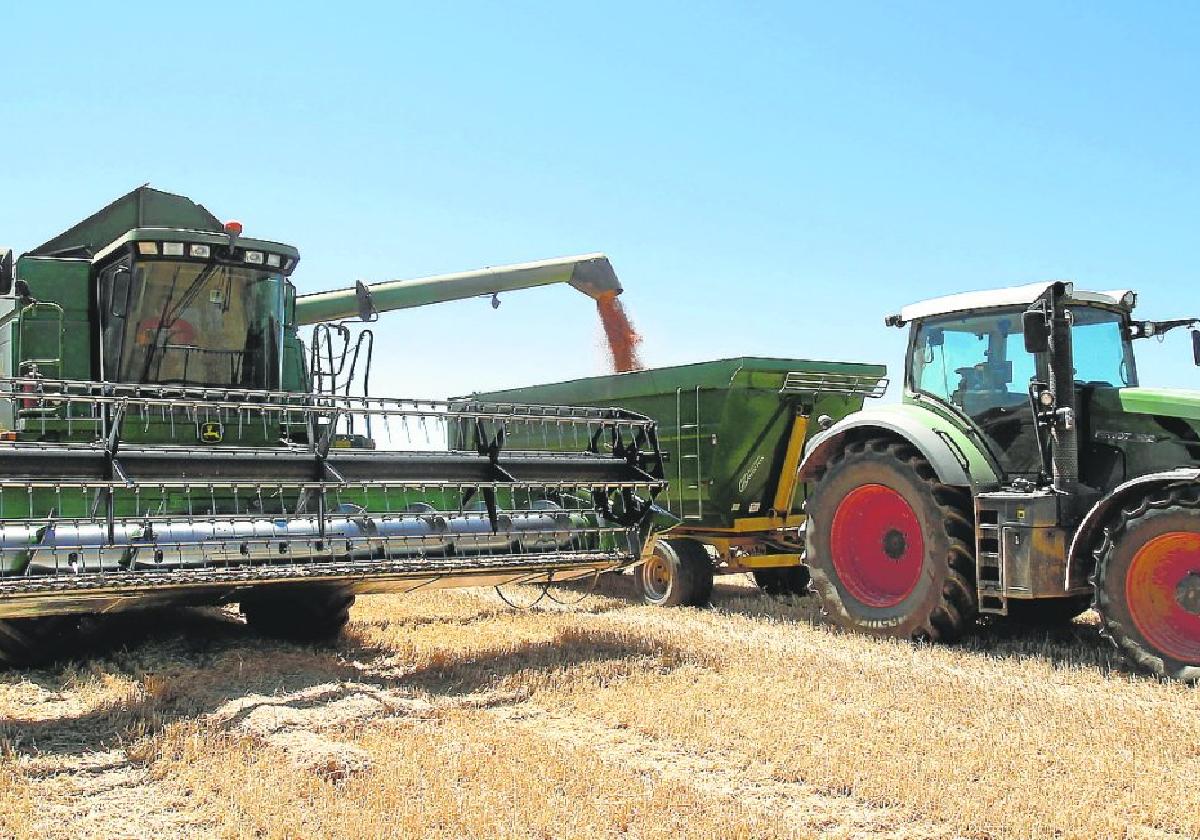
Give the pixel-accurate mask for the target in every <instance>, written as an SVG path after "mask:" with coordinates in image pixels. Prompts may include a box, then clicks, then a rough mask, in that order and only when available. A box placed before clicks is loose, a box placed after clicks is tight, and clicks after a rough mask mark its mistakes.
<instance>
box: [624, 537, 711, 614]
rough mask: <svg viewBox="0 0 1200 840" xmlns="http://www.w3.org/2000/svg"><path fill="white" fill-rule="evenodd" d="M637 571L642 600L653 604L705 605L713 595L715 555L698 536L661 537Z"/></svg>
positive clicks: (666, 605)
mask: <svg viewBox="0 0 1200 840" xmlns="http://www.w3.org/2000/svg"><path fill="white" fill-rule="evenodd" d="M637 575H638V585H639V588H640V589H641V591H642V601H643V602H644V603H646V604H649V605H650V606H652V607H703V606H705V605H707V604H708V602H709V600H710V599H711V598H712V590H713V564H712V559H711V558H710V557H709V556H708V551H707V550H706V549H705V548H704V546H703V545H702V544H700V543H698V542H696V541H695V540H688V539H674V540H658V541H657V542H655V544H654V551H653V552H652V553H651V554H650V556H649V557H647V558H646V559H645V560H643V561H642V564H641V565H640V566H639V567H638V570H637Z"/></svg>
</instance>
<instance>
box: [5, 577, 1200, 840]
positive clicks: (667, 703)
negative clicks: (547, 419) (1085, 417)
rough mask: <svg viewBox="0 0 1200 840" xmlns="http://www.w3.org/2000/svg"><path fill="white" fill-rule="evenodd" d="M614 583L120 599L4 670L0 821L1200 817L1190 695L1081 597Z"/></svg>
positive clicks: (336, 833)
mask: <svg viewBox="0 0 1200 840" xmlns="http://www.w3.org/2000/svg"><path fill="white" fill-rule="evenodd" d="M520 594H521V595H522V596H524V595H526V594H527V593H520ZM565 594H566V595H568V596H570V597H575V593H572V592H567V593H565ZM632 596H633V593H632V588H631V586H630V581H629V579H628V578H610V579H607V580H605V581H604V582H603V583H602V585H601V591H600V592H599V593H598V594H596V595H593V596H592V597H590V598H588V599H587V600H585V601H583V602H582V603H581V604H579V605H577V606H556V605H553V604H551V605H550V606H551V607H553V608H552V609H538V610H534V611H527V612H522V611H516V610H513V609H511V608H509V607H508V606H506V605H504V604H503V603H501V602H500V601H499V599H498V598H497V597H496V596H495V594H494V593H493V592H491V591H490V590H465V591H458V592H431V593H427V594H423V595H413V596H407V597H399V596H397V597H391V596H373V597H364V598H360V599H359V602H358V605H357V606H356V607H355V610H354V612H353V614H352V618H351V625H350V627H349V629H348V631H347V633H346V634H345V636H344V637H343V638H342V640H341V641H340V642H339V643H338V644H337V645H336V646H334V647H332V648H313V647H305V646H300V645H289V644H284V643H272V642H264V641H262V640H259V639H256V638H254V637H252V636H251V635H249V633H248V632H247V631H246V628H245V627H244V626H243V625H241V624H240V623H239V622H238V620H237V618H236V616H235V615H234V614H233V613H231V612H222V611H217V610H191V611H180V612H175V613H155V614H151V615H146V616H137V617H130V618H128V619H122V620H121V622H120V623H119V624H118V625H117V626H115V627H113V628H111V630H110V638H109V639H108V641H107V645H108V646H107V647H106V648H104V649H102V650H101V651H99V652H98V653H96V654H94V655H93V657H92V658H90V659H87V660H84V661H80V662H76V663H74V664H66V665H59V666H56V667H54V668H50V669H45V670H38V671H26V672H9V673H3V674H0V836H5V837H8V836H11V837H21V838H24V837H48V838H59V837H61V838H76V837H96V838H114V837H154V838H159V839H160V840H166V839H167V838H173V837H270V838H274V837H296V838H308V837H346V836H352V837H361V838H374V837H446V838H450V837H454V838H458V837H570V838H575V837H581V838H584V837H631V838H642V837H645V838H652V837H664V838H665V837H735V838H736V837H746V838H760V837H762V838H768V837H831V838H832V837H891V838H942V837H1054V836H1061V837H1089V838H1090V837H1123V836H1128V837H1175V836H1184V837H1194V836H1198V835H1200V786H1197V785H1196V779H1197V778H1200V743H1198V739H1197V722H1198V721H1200V715H1198V712H1200V700H1198V698H1200V695H1198V694H1197V692H1196V690H1194V689H1190V688H1187V687H1185V686H1181V685H1177V684H1169V683H1160V682H1155V681H1152V680H1148V679H1144V678H1141V677H1135V676H1132V675H1130V674H1129V673H1127V672H1126V671H1125V670H1124V669H1123V668H1122V667H1121V666H1120V664H1119V662H1118V661H1117V659H1116V657H1115V654H1114V652H1113V651H1112V650H1111V649H1110V647H1109V646H1108V645H1107V643H1104V642H1102V641H1101V640H1100V639H1098V638H1097V636H1096V633H1095V628H1094V626H1091V625H1089V624H1088V621H1089V619H1090V614H1089V615H1086V616H1084V618H1083V619H1081V620H1080V622H1078V623H1076V624H1074V625H1072V626H1070V627H1069V628H1065V629H1062V630H1059V631H1055V632H1052V633H1047V632H1046V631H1040V632H1039V631H1016V630H1013V629H1005V628H993V629H990V630H988V631H986V632H983V633H980V634H979V635H978V636H976V637H974V638H972V639H971V640H969V641H968V642H966V643H965V644H962V645H959V646H956V647H928V646H914V645H910V644H902V643H896V642H891V641H880V640H872V639H866V638H861V637H854V636H848V635H844V634H841V633H839V632H837V631H836V630H833V629H831V628H829V627H827V626H825V625H824V624H823V623H822V622H821V620H820V617H819V614H818V611H817V609H816V607H815V605H814V604H812V603H811V602H807V601H805V602H797V603H782V602H779V601H774V600H771V599H769V598H767V597H765V596H761V595H760V594H759V593H758V592H757V590H755V589H754V588H753V587H752V586H751V585H749V584H748V583H747V582H746V581H745V580H743V579H742V578H740V577H739V578H735V579H732V580H729V581H727V582H723V583H721V584H719V585H718V587H717V591H716V594H715V596H714V602H715V606H714V607H713V608H712V609H707V610H656V609H652V608H646V607H641V606H638V605H637V604H636V603H635V601H634V600H633V597H632Z"/></svg>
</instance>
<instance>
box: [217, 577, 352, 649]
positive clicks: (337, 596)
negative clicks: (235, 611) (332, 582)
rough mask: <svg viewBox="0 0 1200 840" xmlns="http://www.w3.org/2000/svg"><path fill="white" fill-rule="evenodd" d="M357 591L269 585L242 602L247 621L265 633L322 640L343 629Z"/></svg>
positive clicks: (304, 640)
mask: <svg viewBox="0 0 1200 840" xmlns="http://www.w3.org/2000/svg"><path fill="white" fill-rule="evenodd" d="M353 604H354V595H353V594H351V593H349V592H347V591H345V590H344V589H338V588H330V587H313V588H304V589H280V590H278V591H272V590H270V589H268V590H266V591H265V592H261V593H257V592H256V593H254V594H253V595H248V596H246V598H245V599H244V600H243V601H242V602H241V604H240V605H239V606H240V607H241V610H242V615H244V616H245V617H246V624H248V625H249V626H250V627H251V628H252V629H253V630H255V631H256V632H258V633H261V634H262V635H264V636H270V637H272V638H275V639H289V640H291V641H297V642H320V641H325V640H328V639H332V638H334V637H335V636H337V635H338V634H339V633H341V632H342V628H343V627H345V626H346V622H347V621H349V620H350V607H351V606H352V605H353Z"/></svg>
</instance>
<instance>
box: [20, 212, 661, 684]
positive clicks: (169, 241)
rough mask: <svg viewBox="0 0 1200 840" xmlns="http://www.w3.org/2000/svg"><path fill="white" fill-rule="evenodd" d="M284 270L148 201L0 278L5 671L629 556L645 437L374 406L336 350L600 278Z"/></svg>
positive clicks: (582, 271) (639, 538) (597, 267)
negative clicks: (105, 638) (504, 296)
mask: <svg viewBox="0 0 1200 840" xmlns="http://www.w3.org/2000/svg"><path fill="white" fill-rule="evenodd" d="M298 258H299V255H298V253H297V252H296V251H295V249H293V248H291V247H289V246H287V245H282V244H280V243H275V242H268V241H262V240H254V239H248V238H244V237H242V236H241V226H240V224H237V223H229V224H225V225H223V224H221V223H220V222H219V221H218V220H217V219H216V218H215V217H213V216H212V215H211V214H210V213H208V211H206V210H205V209H204V208H203V207H201V206H199V205H197V204H194V203H193V202H191V201H190V200H189V199H186V198H184V197H182V196H176V195H171V194H168V193H163V192H159V191H157V190H152V189H149V188H141V189H138V190H135V191H134V192H132V193H130V194H129V195H127V196H125V197H123V198H121V199H119V200H118V201H117V202H115V203H114V204H112V205H110V206H109V207H107V208H105V209H104V210H102V211H101V212H99V213H97V214H96V215H95V216H92V217H91V218H89V219H87V220H85V221H84V222H82V223H80V224H79V225H77V226H75V227H74V228H72V229H71V230H69V231H67V232H66V233H64V234H62V235H61V236H59V237H56V238H55V239H54V240H51V241H50V242H48V243H46V244H45V245H43V246H41V247H40V248H37V249H35V250H33V251H31V252H29V253H28V254H25V255H24V256H22V257H21V258H20V260H19V261H17V263H16V265H15V267H14V266H13V264H12V261H11V255H7V254H5V255H3V256H2V257H0V430H2V432H0V437H2V440H0V663H4V662H8V663H18V662H24V661H30V660H33V659H37V658H39V657H41V656H43V655H45V654H47V653H50V652H52V651H53V650H54V648H55V647H56V645H58V644H60V643H61V642H63V641H64V640H66V639H69V638H70V632H69V631H70V630H71V629H72V628H73V626H74V625H75V624H77V621H78V616H80V615H82V614H86V613H100V612H109V611H114V610H126V609H136V608H143V607H149V606H156V605H164V604H220V603H227V602H237V603H239V604H240V606H241V608H242V611H243V613H244V614H245V615H246V617H247V620H248V621H249V623H250V624H251V625H253V626H256V627H258V628H259V629H261V630H262V631H264V632H267V633H270V634H274V635H280V636H290V637H298V638H314V639H315V638H320V637H323V636H328V635H331V634H334V633H336V632H337V631H338V630H340V628H341V626H342V624H343V623H344V622H345V620H346V615H347V609H348V608H349V605H350V602H351V601H352V600H353V597H354V595H355V594H356V593H364V592H394V591H408V590H412V589H417V588H429V587H439V586H457V585H477V584H486V585H498V584H503V583H509V582H550V581H568V580H571V579H575V578H579V577H583V576H588V575H593V574H596V573H598V572H600V571H604V570H608V569H613V568H619V567H621V566H624V565H627V564H629V563H631V562H634V561H636V559H637V558H638V557H639V556H640V553H641V546H642V543H643V541H644V540H645V538H646V537H647V534H648V532H649V527H650V524H651V523H650V518H651V512H652V504H651V503H652V500H653V499H654V497H655V496H656V495H657V494H658V493H659V491H660V490H661V489H662V488H663V487H664V486H665V482H664V481H663V476H662V464H661V460H660V456H659V453H658V448H657V439H656V432H655V428H654V424H653V422H652V421H650V420H649V419H647V418H645V417H642V416H639V415H637V414H634V413H631V412H628V411H623V410H619V409H609V408H594V407H590V408H569V407H563V406H541V405H538V406H534V405H514V404H503V405H498V404H494V405H488V406H481V405H479V404H477V403H473V402H471V401H467V400H457V401H454V400H452V401H429V400H410V399H394V398H383V397H375V396H369V395H368V389H367V388H366V385H365V380H366V376H367V375H368V374H369V370H368V368H369V361H370V331H369V329H364V330H363V331H362V333H361V335H360V337H359V338H358V339H357V340H356V341H355V342H354V343H350V336H351V331H350V329H349V327H348V326H347V325H345V324H342V323H340V322H338V321H337V319H341V318H346V317H350V316H356V317H361V319H362V320H365V321H371V320H374V319H375V318H376V317H377V316H378V313H379V312H383V311H387V310H391V309H399V308H408V307H413V306H421V305H424V304H427V303H433V302H439V301H444V300H453V299H458V298H465V297H474V296H477V295H493V294H496V293H498V292H501V291H507V290H512V289H520V288H527V287H530V286H538V285H546V284H549V283H557V282H565V283H570V284H571V285H573V286H575V287H576V288H578V289H580V290H581V291H584V292H586V293H588V294H590V295H593V296H594V295H596V294H615V293H619V292H620V285H619V284H618V283H617V281H616V278H615V276H614V275H613V273H612V269H611V267H610V266H609V264H608V261H607V260H606V259H604V258H603V256H602V255H587V256H584V257H579V258H569V259H563V260H548V261H544V262H540V263H528V264H523V265H518V266H509V267H503V268H497V269H487V270H484V271H477V272H468V273H466V274H460V275H448V276H445V277H434V278H426V279H423V280H416V281H395V282H390V283H383V284H379V285H377V286H369V287H368V286H363V285H362V284H358V286H357V287H355V288H349V289H343V290H339V291H335V292H323V293H318V294H314V295H308V296H300V297H297V295H296V294H295V290H294V287H293V286H292V284H291V282H290V280H289V279H288V278H289V277H290V275H291V273H292V271H293V270H294V268H295V266H296V263H297V260H298ZM14 268H15V271H14ZM304 324H313V325H315V326H316V330H315V334H314V337H313V340H312V345H311V348H310V350H309V351H306V349H305V346H304V344H303V343H302V341H301V339H300V337H299V334H298V327H299V326H301V325H304ZM339 340H340V341H341V344H340V345H339V344H338V342H339ZM514 436H516V437H525V438H527V439H530V440H552V441H555V442H556V443H555V445H554V446H553V447H545V446H543V447H530V446H526V447H522V448H521V449H519V450H518V449H515V448H513V447H512V446H509V445H508V441H509V440H510V439H512V438H513V437H514Z"/></svg>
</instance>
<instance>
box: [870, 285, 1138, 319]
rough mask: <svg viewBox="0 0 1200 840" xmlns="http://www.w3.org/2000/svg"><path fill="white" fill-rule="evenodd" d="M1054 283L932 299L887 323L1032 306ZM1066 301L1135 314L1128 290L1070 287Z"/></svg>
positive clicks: (910, 305)
mask: <svg viewBox="0 0 1200 840" xmlns="http://www.w3.org/2000/svg"><path fill="white" fill-rule="evenodd" d="M1053 282H1054V281H1046V282H1041V283H1029V284H1028V285H1025V286H1009V287H1008V288H1007V289H989V290H987V291H982V292H962V293H961V294H957V295H947V296H945V297H939V298H931V299H930V300H923V301H921V302H920V303H913V304H909V305H908V306H906V307H904V308H903V309H901V310H900V314H899V316H898V317H896V316H893V317H892V318H889V319H888V323H894V324H896V326H901V325H903V324H907V323H908V322H909V321H915V320H917V319H918V318H929V317H931V316H934V315H949V314H951V313H954V312H968V311H974V310H977V309H993V308H997V307H1002V306H1029V305H1031V304H1032V303H1033V302H1034V301H1035V300H1037V299H1038V298H1039V297H1040V296H1041V295H1042V293H1043V292H1045V291H1046V289H1048V288H1049V287H1050V286H1051V285H1052V284H1053ZM1066 286H1067V297H1068V299H1069V300H1071V301H1074V302H1075V303H1091V304H1098V305H1100V306H1114V307H1118V308H1121V309H1125V310H1127V311H1128V310H1132V309H1133V305H1132V304H1129V303H1127V302H1126V301H1127V298H1126V295H1127V294H1129V290H1128V289H1114V290H1112V291H1107V292H1085V291H1082V290H1079V289H1076V288H1075V285H1074V284H1073V283H1067V284H1066Z"/></svg>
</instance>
